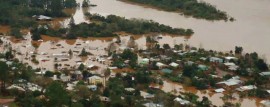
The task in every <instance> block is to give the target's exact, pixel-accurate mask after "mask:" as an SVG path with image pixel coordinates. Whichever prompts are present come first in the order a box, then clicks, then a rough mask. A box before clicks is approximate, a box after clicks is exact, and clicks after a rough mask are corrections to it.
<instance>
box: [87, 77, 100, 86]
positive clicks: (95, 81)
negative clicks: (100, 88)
mask: <svg viewBox="0 0 270 107" xmlns="http://www.w3.org/2000/svg"><path fill="white" fill-rule="evenodd" d="M88 82H89V84H94V85H97V84H98V83H101V84H104V79H103V78H101V77H99V76H92V77H89V78H88Z"/></svg>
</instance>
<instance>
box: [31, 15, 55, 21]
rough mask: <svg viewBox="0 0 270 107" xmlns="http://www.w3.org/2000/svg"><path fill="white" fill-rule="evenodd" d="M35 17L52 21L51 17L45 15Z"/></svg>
mask: <svg viewBox="0 0 270 107" xmlns="http://www.w3.org/2000/svg"><path fill="white" fill-rule="evenodd" d="M33 17H35V18H36V20H44V21H51V20H52V18H51V17H49V16H44V15H39V16H37V15H34V16H33Z"/></svg>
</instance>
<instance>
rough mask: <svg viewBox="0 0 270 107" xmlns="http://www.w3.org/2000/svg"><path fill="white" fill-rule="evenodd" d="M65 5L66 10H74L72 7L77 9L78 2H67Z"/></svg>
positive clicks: (69, 0) (71, 0) (66, 0)
mask: <svg viewBox="0 0 270 107" xmlns="http://www.w3.org/2000/svg"><path fill="white" fill-rule="evenodd" d="M64 5H65V7H66V8H72V7H76V6H77V3H76V0H65V2H64Z"/></svg>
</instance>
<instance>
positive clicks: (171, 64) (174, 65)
mask: <svg viewBox="0 0 270 107" xmlns="http://www.w3.org/2000/svg"><path fill="white" fill-rule="evenodd" d="M169 65H170V66H171V67H174V68H177V67H179V64H178V63H175V62H172V63H170V64H169Z"/></svg>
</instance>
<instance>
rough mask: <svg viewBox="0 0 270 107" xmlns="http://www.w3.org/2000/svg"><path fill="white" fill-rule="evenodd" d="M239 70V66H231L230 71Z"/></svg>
mask: <svg viewBox="0 0 270 107" xmlns="http://www.w3.org/2000/svg"><path fill="white" fill-rule="evenodd" d="M238 68H239V66H237V65H232V66H229V68H228V69H229V70H231V71H236V70H238Z"/></svg>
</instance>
